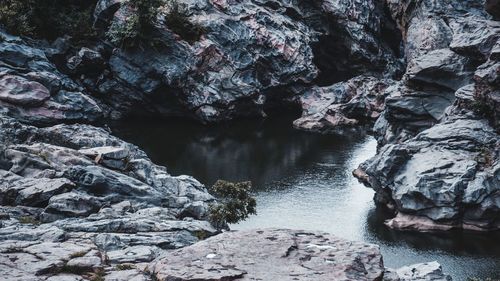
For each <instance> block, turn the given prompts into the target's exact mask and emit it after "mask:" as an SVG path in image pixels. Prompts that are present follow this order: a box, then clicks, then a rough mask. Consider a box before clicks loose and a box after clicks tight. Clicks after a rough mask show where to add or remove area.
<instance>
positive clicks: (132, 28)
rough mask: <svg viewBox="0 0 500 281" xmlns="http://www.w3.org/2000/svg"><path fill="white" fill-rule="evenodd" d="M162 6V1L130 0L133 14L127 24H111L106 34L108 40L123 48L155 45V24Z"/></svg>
mask: <svg viewBox="0 0 500 281" xmlns="http://www.w3.org/2000/svg"><path fill="white" fill-rule="evenodd" d="M162 4H163V1H162V0H130V1H129V2H128V5H129V6H130V9H131V10H132V14H131V15H130V16H128V17H127V18H126V19H125V22H121V21H114V22H113V23H112V24H111V26H110V28H109V30H108V32H107V33H106V35H107V37H108V39H109V40H110V41H111V42H112V43H113V44H115V45H117V46H120V47H122V48H132V47H137V46H138V45H140V44H145V43H149V44H151V43H154V41H155V40H154V39H155V38H154V31H155V23H156V20H157V18H158V13H159V9H160V7H161V5H162Z"/></svg>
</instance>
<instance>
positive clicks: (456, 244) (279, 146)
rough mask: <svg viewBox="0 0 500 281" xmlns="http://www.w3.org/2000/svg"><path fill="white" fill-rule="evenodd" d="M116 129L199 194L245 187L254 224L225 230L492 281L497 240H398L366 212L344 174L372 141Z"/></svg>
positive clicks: (366, 192)
mask: <svg viewBox="0 0 500 281" xmlns="http://www.w3.org/2000/svg"><path fill="white" fill-rule="evenodd" d="M117 128H120V129H114V131H115V133H117V135H118V136H120V137H122V138H124V139H125V140H127V141H129V142H132V143H134V144H137V145H139V146H140V147H141V148H142V149H144V150H145V151H146V152H147V153H148V155H149V156H150V157H151V158H152V159H153V161H155V162H156V163H158V164H161V165H165V166H167V168H168V170H169V172H170V173H171V174H173V175H179V174H188V175H192V176H194V177H196V178H197V179H198V180H200V181H201V182H203V183H204V184H206V185H211V184H213V183H214V182H215V181H216V180H217V179H226V180H232V181H237V180H251V181H252V182H253V185H254V195H255V197H256V199H257V211H258V214H257V215H256V216H253V217H251V218H250V219H248V220H247V221H245V222H242V223H240V224H237V225H233V226H232V228H233V229H248V228H259V227H286V228H295V229H305V230H322V231H326V232H330V233H333V234H335V235H338V236H341V237H344V238H348V239H353V240H362V241H366V242H371V243H376V244H378V245H380V247H381V251H382V253H383V255H384V262H385V265H386V266H389V267H399V266H403V265H408V264H412V263H418V262H425V261H433V260H437V261H438V262H440V263H441V264H442V265H443V267H444V269H445V271H446V272H448V273H450V274H451V275H452V276H453V278H454V280H467V278H468V277H479V278H487V277H490V278H495V279H500V234H499V233H493V234H484V233H483V234H481V233H464V232H453V233H436V234H421V233H412V232H399V231H393V230H390V229H388V228H386V227H385V226H384V225H383V221H384V220H385V219H386V218H387V217H388V216H387V214H385V213H384V212H383V211H381V210H377V209H376V208H375V207H374V204H373V202H372V196H373V191H372V190H370V189H368V188H365V187H364V186H363V185H362V184H360V183H358V182H357V180H356V179H355V178H353V176H352V175H351V171H352V170H353V169H354V168H356V167H357V165H358V164H359V163H361V162H362V161H363V160H365V159H367V158H369V157H371V156H373V155H374V154H375V151H376V142H375V140H374V139H373V138H372V137H369V136H363V135H359V134H353V135H352V136H349V137H338V136H322V135H316V134H308V133H303V132H298V131H295V130H293V129H292V128H291V125H290V120H289V119H287V118H282V119H279V120H272V121H266V122H258V123H256V122H250V121H248V122H246V121H241V122H238V123H233V124H230V125H221V126H217V127H206V126H201V125H198V124H195V123H190V122H186V121H178V120H171V121H156V122H151V121H137V122H127V123H126V124H120V125H119V126H117Z"/></svg>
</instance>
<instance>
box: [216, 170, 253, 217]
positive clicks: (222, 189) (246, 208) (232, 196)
mask: <svg viewBox="0 0 500 281" xmlns="http://www.w3.org/2000/svg"><path fill="white" fill-rule="evenodd" d="M251 188H252V184H251V182H248V181H247V182H238V183H232V182H228V181H223V180H218V181H217V182H216V183H215V184H214V185H213V186H212V188H211V192H212V193H213V194H214V195H215V196H216V197H217V199H218V201H219V204H214V205H212V206H210V210H209V213H210V215H209V216H210V220H211V222H212V223H213V224H214V225H215V226H217V227H224V226H225V225H226V224H228V223H237V222H239V221H242V220H245V219H246V218H248V216H249V215H252V214H256V213H257V211H256V206H257V204H256V201H255V198H253V197H251V196H250V193H249V192H250V190H251Z"/></svg>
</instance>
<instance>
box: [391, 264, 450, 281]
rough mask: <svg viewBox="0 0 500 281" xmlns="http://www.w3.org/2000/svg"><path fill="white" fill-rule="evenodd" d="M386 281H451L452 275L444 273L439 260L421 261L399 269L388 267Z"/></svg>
mask: <svg viewBox="0 0 500 281" xmlns="http://www.w3.org/2000/svg"><path fill="white" fill-rule="evenodd" d="M383 280H384V281H410V280H415V281H416V280H422V281H424V280H426V281H451V277H450V276H448V275H446V274H444V273H443V270H442V268H441V265H439V263H437V262H435V261H434V262H428V263H419V264H413V265H410V266H403V267H401V268H398V269H386V271H385V273H384V279H383Z"/></svg>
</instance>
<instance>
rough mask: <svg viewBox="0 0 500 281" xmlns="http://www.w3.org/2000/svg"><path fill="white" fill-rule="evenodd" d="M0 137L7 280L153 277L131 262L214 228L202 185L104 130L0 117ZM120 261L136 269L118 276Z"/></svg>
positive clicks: (0, 250)
mask: <svg viewBox="0 0 500 281" xmlns="http://www.w3.org/2000/svg"><path fill="white" fill-rule="evenodd" d="M35 123H36V122H35ZM0 142H1V145H0V205H1V207H0V213H1V214H2V216H1V219H0V241H2V243H0V244H1V246H0V261H1V262H0V263H1V264H2V265H1V266H0V272H1V273H2V275H3V276H4V278H6V280H88V279H93V278H97V277H96V276H104V275H110V278H125V279H114V280H134V279H133V278H135V280H151V279H150V278H149V277H148V276H147V275H146V274H145V273H144V272H143V271H142V270H138V269H135V268H136V267H137V268H139V267H140V264H141V263H145V264H147V263H148V262H150V261H152V260H154V259H155V258H156V257H157V256H160V255H161V254H162V253H164V252H166V251H168V250H171V249H176V248H179V247H184V246H186V245H190V244H193V243H195V242H197V241H198V240H199V237H207V236H210V235H213V234H215V233H217V230H216V229H215V228H214V227H213V226H212V225H211V224H210V223H209V222H207V221H206V220H205V219H206V217H207V210H208V204H210V203H211V202H214V200H215V199H214V198H213V197H212V196H211V195H210V194H208V192H207V191H206V189H205V188H204V187H203V185H201V184H200V183H199V182H198V181H196V180H195V179H193V178H191V177H189V176H179V177H173V176H170V175H169V174H168V173H167V171H166V169H165V168H164V167H160V166H156V165H154V164H153V163H151V161H150V160H149V159H148V157H147V156H146V155H145V153H144V152H142V151H141V150H139V149H138V148H137V147H135V146H133V145H131V144H128V143H126V142H124V141H122V140H120V139H117V138H115V137H113V136H111V135H110V133H109V132H108V131H107V130H105V129H102V128H98V127H93V126H91V125H81V124H75V125H56V126H52V127H43V128H38V127H34V126H31V125H26V124H22V123H20V122H18V121H17V120H16V119H13V118H10V117H8V116H5V115H0ZM194 205H195V206H198V208H195V209H193V207H192V206H194ZM188 211H189V212H188ZM181 214H182V219H180V218H179V217H180V215H181ZM123 264H132V265H133V266H131V267H130V266H129V267H130V270H129V271H128V272H118V271H119V269H120V268H121V266H123ZM47 278H49V279H47ZM110 280H113V279H110Z"/></svg>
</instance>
